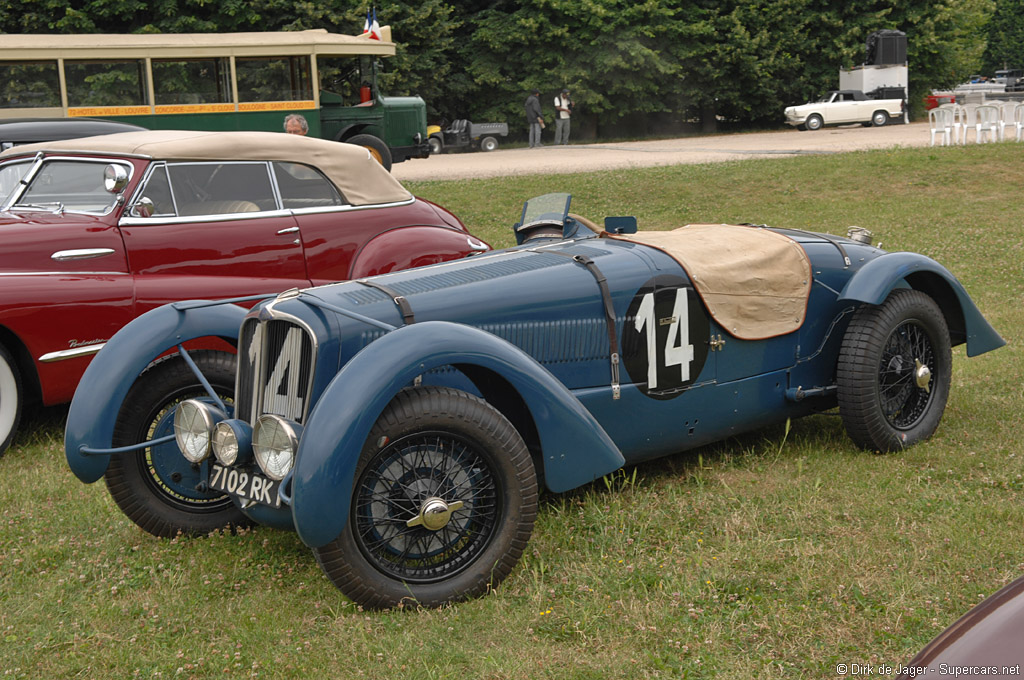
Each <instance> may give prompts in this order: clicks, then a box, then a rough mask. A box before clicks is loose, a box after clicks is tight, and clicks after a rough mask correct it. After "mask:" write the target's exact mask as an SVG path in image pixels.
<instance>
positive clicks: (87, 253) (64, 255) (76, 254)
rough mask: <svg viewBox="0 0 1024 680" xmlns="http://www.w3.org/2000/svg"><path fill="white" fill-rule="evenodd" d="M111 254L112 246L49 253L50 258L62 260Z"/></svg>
mask: <svg viewBox="0 0 1024 680" xmlns="http://www.w3.org/2000/svg"><path fill="white" fill-rule="evenodd" d="M113 254H114V249H113V248H81V249H79V250H58V251H57V252H55V253H54V254H53V255H50V259H51V260H57V261H58V262H64V261H66V260H88V259H90V258H93V257H104V256H106V255H113Z"/></svg>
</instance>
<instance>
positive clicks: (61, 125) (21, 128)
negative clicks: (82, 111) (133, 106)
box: [0, 118, 145, 147]
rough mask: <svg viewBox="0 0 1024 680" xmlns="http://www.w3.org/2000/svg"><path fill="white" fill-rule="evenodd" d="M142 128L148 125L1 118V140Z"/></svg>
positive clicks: (68, 136) (7, 142)
mask: <svg viewBox="0 0 1024 680" xmlns="http://www.w3.org/2000/svg"><path fill="white" fill-rule="evenodd" d="M138 130H145V128H143V127H140V126H138V125H131V124H129V123H121V122H118V121H114V120H102V119H99V118H8V119H6V120H3V121H0V143H2V144H3V145H4V147H7V146H9V145H11V144H29V143H33V142H52V141H55V140H58V139H75V138H77V137H93V136H95V135H106V134H112V133H115V132H134V131H138Z"/></svg>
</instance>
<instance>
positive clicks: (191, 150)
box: [0, 130, 412, 205]
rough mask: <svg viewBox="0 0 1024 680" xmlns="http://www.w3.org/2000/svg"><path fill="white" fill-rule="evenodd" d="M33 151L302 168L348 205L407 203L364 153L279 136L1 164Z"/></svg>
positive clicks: (168, 134)
mask: <svg viewBox="0 0 1024 680" xmlns="http://www.w3.org/2000/svg"><path fill="white" fill-rule="evenodd" d="M37 151H51V152H60V151H67V152H75V153H82V152H95V153H98V154H120V155H132V156H142V157H146V158H153V159H158V160H175V161H182V160H190V161H243V160H257V161H284V162H289V163H301V164H304V165H312V166H314V167H316V168H319V169H320V171H321V172H323V173H324V174H325V175H326V176H327V178H328V179H330V180H331V181H332V182H333V183H334V184H335V185H336V186H337V187H338V189H339V190H340V191H341V193H342V195H343V196H344V197H345V198H346V199H347V200H348V202H349V203H351V204H352V205H373V204H378V203H394V202H400V201H407V200H409V199H410V198H412V194H410V193H409V192H408V191H406V189H405V187H403V186H402V185H401V184H400V183H399V182H398V180H396V179H395V178H394V177H392V176H391V173H389V172H388V171H387V170H385V169H384V168H383V167H382V166H381V165H380V163H378V162H377V161H375V160H374V159H373V158H372V157H371V156H370V153H369V152H368V151H367V150H366V149H365V148H363V147H361V146H354V145H352V144H343V143H340V142H332V141H328V140H325V139H317V138H315V137H302V136H299V135H289V134H285V133H283V132H200V131H189V130H146V131H143V132H124V133H119V134H112V135H101V136H98V137H82V138H80V139H65V140H60V141H56V142H44V143H40V144H26V145H24V146H17V147H14V148H12V149H8V150H7V151H5V152H3V153H2V154H0V161H2V160H6V159H8V158H11V157H13V156H23V155H25V154H34V153H36V152H37Z"/></svg>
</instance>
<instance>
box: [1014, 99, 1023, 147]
mask: <svg viewBox="0 0 1024 680" xmlns="http://www.w3.org/2000/svg"><path fill="white" fill-rule="evenodd" d="M1013 126H1014V127H1015V128H1016V129H1017V141H1018V142H1019V141H1021V136H1022V133H1024V102H1022V103H1019V104H1017V105H1016V106H1014V107H1013Z"/></svg>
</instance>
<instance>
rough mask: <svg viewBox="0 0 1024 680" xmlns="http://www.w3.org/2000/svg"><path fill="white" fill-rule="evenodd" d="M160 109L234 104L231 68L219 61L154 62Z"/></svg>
mask: <svg viewBox="0 0 1024 680" xmlns="http://www.w3.org/2000/svg"><path fill="white" fill-rule="evenodd" d="M153 89H154V91H155V94H156V104H157V106H168V105H179V104H226V103H229V102H230V101H231V68H230V66H229V65H228V60H227V58H225V57H220V58H217V59H183V60H174V59H154V60H153Z"/></svg>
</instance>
